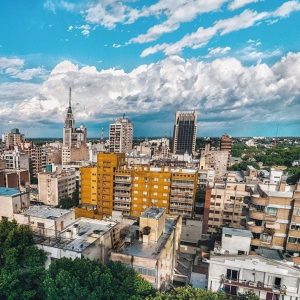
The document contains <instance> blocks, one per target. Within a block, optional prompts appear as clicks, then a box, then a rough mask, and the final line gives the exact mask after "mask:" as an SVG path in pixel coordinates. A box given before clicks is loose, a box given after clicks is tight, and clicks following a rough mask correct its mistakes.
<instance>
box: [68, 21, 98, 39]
mask: <svg viewBox="0 0 300 300" xmlns="http://www.w3.org/2000/svg"><path fill="white" fill-rule="evenodd" d="M75 29H78V30H80V32H81V34H82V35H83V36H86V37H88V36H89V35H90V32H91V30H92V28H91V26H90V25H89V24H84V25H80V26H73V25H70V26H69V27H68V31H73V30H75Z"/></svg>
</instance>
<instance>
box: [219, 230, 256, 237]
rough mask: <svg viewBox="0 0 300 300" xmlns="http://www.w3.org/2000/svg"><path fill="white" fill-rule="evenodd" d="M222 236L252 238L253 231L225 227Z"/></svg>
mask: <svg viewBox="0 0 300 300" xmlns="http://www.w3.org/2000/svg"><path fill="white" fill-rule="evenodd" d="M222 234H230V235H234V236H242V237H249V238H252V233H251V231H249V230H245V229H237V228H228V227H224V228H223V229H222Z"/></svg>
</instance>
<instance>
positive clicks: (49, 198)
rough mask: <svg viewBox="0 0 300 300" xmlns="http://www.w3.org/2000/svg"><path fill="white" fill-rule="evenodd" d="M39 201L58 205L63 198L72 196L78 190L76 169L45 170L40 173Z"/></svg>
mask: <svg viewBox="0 0 300 300" xmlns="http://www.w3.org/2000/svg"><path fill="white" fill-rule="evenodd" d="M38 187H39V201H40V202H42V203H44V204H46V205H51V206H58V205H59V204H60V201H61V200H62V199H66V198H71V197H72V194H73V192H74V191H75V190H76V175H75V171H72V170H69V171H61V172H55V173H51V172H43V173H39V174H38Z"/></svg>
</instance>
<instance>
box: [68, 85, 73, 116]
mask: <svg viewBox="0 0 300 300" xmlns="http://www.w3.org/2000/svg"><path fill="white" fill-rule="evenodd" d="M68 113H72V89H71V87H70V88H69V107H68Z"/></svg>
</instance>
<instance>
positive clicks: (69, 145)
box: [62, 88, 88, 164]
mask: <svg viewBox="0 0 300 300" xmlns="http://www.w3.org/2000/svg"><path fill="white" fill-rule="evenodd" d="M81 160H88V147H87V130H86V128H85V127H84V125H80V127H78V128H75V119H74V116H73V112H72V105H71V88H70V90H69V107H68V109H67V115H66V118H65V125H64V132H63V147H62V164H66V163H70V162H73V161H81Z"/></svg>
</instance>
